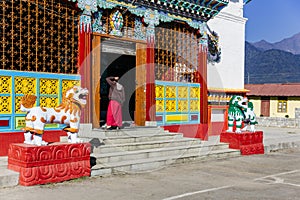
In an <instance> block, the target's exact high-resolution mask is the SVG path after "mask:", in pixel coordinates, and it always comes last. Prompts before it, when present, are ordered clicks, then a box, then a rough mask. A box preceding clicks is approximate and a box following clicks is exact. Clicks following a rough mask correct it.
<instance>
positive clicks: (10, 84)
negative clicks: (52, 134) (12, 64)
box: [0, 70, 80, 132]
mask: <svg viewBox="0 0 300 200" xmlns="http://www.w3.org/2000/svg"><path fill="white" fill-rule="evenodd" d="M74 85H80V76H78V75H66V74H50V73H35V72H20V71H11V70H0V102H1V104H0V114H1V115H0V122H1V123H0V130H1V131H2V132H5V131H18V130H20V129H21V128H22V127H23V126H24V123H25V121H24V117H25V113H24V112H21V111H20V109H19V106H20V105H19V104H20V101H21V98H22V97H23V95H25V94H33V95H36V96H37V102H36V104H35V105H36V106H43V107H55V106H58V105H59V103H60V102H61V99H62V94H63V92H64V91H66V90H67V89H68V88H70V87H72V86H74ZM58 127H59V125H56V124H51V125H47V126H46V128H48V129H53V128H58Z"/></svg>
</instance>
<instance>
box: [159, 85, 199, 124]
mask: <svg viewBox="0 0 300 200" xmlns="http://www.w3.org/2000/svg"><path fill="white" fill-rule="evenodd" d="M155 91H156V121H157V124H158V125H159V126H162V125H171V124H199V123H200V84H198V83H182V82H170V81H155Z"/></svg>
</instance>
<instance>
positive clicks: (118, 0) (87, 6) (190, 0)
mask: <svg viewBox="0 0 300 200" xmlns="http://www.w3.org/2000/svg"><path fill="white" fill-rule="evenodd" d="M69 1H73V2H77V6H78V7H79V8H80V9H81V10H83V13H84V14H85V15H90V14H91V13H93V12H96V11H97V10H98V8H114V7H117V6H119V7H125V8H128V9H130V10H140V11H141V13H143V10H146V9H151V10H156V11H158V12H162V13H164V14H167V15H169V16H171V17H173V18H178V17H182V18H183V19H184V18H188V19H190V20H196V21H202V22H207V21H208V20H210V19H211V18H212V17H214V16H216V15H217V14H218V13H219V12H220V11H221V10H222V9H223V8H225V7H226V6H227V5H228V3H229V0H186V1H185V0H79V1H78V0H69ZM135 12H138V11H135Z"/></svg>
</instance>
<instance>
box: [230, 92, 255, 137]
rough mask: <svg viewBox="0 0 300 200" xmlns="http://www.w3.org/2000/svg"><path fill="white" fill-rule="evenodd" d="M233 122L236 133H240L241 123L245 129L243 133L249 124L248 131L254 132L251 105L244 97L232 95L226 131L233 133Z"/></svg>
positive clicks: (253, 115)
mask: <svg viewBox="0 0 300 200" xmlns="http://www.w3.org/2000/svg"><path fill="white" fill-rule="evenodd" d="M234 121H235V123H236V131H235V132H236V133H241V132H242V130H241V127H242V122H243V121H244V123H245V127H244V128H243V131H246V130H247V124H248V123H250V131H251V132H255V124H257V122H256V116H255V113H254V112H253V104H252V103H251V102H248V99H247V98H246V97H242V96H239V95H234V96H233V97H232V98H231V99H230V101H229V110H228V130H227V132H233V125H234Z"/></svg>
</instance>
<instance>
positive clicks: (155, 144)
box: [89, 138, 201, 153]
mask: <svg viewBox="0 0 300 200" xmlns="http://www.w3.org/2000/svg"><path fill="white" fill-rule="evenodd" d="M89 142H90V143H91V144H92V152H93V153H110V152H116V151H120V152H124V151H136V150H143V149H153V148H163V147H172V146H190V145H192V144H200V143H201V141H200V140H195V139H190V138H180V139H174V138H173V139H172V140H166V139H165V140H153V141H152V140H151V141H145V142H131V143H117V144H115V143H114V141H110V140H108V141H103V143H102V144H100V145H99V142H98V141H97V140H95V139H92V140H90V141H89Z"/></svg>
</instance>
